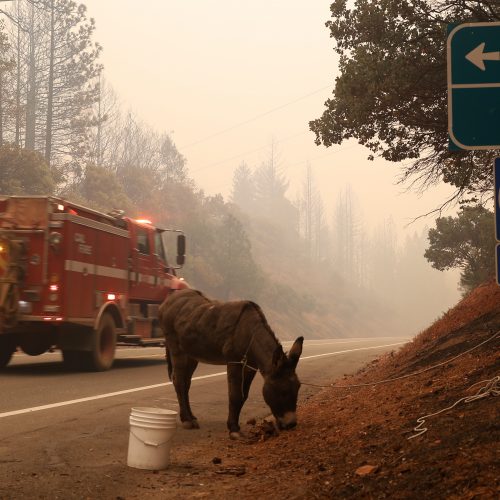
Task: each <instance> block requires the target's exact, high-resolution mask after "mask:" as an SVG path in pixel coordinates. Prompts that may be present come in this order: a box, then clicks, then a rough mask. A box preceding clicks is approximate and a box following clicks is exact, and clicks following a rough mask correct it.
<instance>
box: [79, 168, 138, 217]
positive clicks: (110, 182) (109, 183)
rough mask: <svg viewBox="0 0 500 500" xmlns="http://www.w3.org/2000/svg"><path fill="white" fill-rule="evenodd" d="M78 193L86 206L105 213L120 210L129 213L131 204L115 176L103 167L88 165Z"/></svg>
mask: <svg viewBox="0 0 500 500" xmlns="http://www.w3.org/2000/svg"><path fill="white" fill-rule="evenodd" d="M78 192H79V194H80V195H81V196H83V197H84V199H85V200H87V202H88V204H90V205H91V206H94V207H98V208H99V209H101V210H103V211H105V212H108V211H111V210H113V209H120V210H124V211H125V212H127V213H130V210H131V207H132V203H131V201H130V199H129V198H127V196H126V194H125V192H124V190H123V187H122V186H121V184H120V183H119V181H118V179H117V177H116V175H115V174H114V173H113V172H110V171H109V170H106V169H105V168H103V167H96V166H94V165H89V166H88V167H87V168H86V169H85V175H84V177H83V179H82V180H81V182H80V183H79V186H78Z"/></svg>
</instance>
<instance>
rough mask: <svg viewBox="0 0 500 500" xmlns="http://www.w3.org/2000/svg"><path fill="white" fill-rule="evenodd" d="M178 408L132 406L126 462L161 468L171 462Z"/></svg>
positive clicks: (139, 465) (133, 464)
mask: <svg viewBox="0 0 500 500" xmlns="http://www.w3.org/2000/svg"><path fill="white" fill-rule="evenodd" d="M176 417H177V412H175V411H172V410H165V409H163V408H132V411H131V412H130V418H129V422H130V436H129V442H128V457H127V465H128V466H129V467H134V468H136V469H148V470H162V469H165V468H167V467H168V464H169V463H170V449H171V446H172V438H173V436H174V434H175V429H176V426H177V423H176Z"/></svg>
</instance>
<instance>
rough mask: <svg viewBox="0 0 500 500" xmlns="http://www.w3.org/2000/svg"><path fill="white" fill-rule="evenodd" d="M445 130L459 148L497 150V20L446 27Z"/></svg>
mask: <svg viewBox="0 0 500 500" xmlns="http://www.w3.org/2000/svg"><path fill="white" fill-rule="evenodd" d="M447 59H448V133H449V136H450V141H451V143H452V146H455V147H456V148H459V149H500V22H494V23H469V24H459V25H458V26H450V27H449V34H448V40H447Z"/></svg>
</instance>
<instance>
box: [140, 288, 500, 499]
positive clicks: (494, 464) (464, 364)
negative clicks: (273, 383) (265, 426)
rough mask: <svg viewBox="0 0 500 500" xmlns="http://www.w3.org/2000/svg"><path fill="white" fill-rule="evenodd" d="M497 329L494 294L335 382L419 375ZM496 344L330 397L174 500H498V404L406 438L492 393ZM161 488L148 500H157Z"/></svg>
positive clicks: (315, 401) (227, 459) (320, 397)
mask: <svg viewBox="0 0 500 500" xmlns="http://www.w3.org/2000/svg"><path fill="white" fill-rule="evenodd" d="M498 330H500V287H498V286H497V285H496V284H495V283H489V284H487V285H484V286H482V287H479V288H478V289H476V290H475V291H474V292H473V293H472V294H471V295H470V296H468V297H467V298H466V299H464V300H463V301H461V302H460V303H459V304H458V305H457V306H456V307H455V308H454V309H452V310H450V311H449V312H448V313H446V314H445V315H444V316H443V317H442V318H441V319H440V320H438V321H437V322H436V323H435V324H434V325H432V326H431V327H430V328H429V329H428V330H426V331H424V332H422V333H421V334H420V335H419V336H418V337H417V338H416V339H415V340H414V341H413V342H411V343H410V344H408V345H406V346H405V347H404V348H403V349H402V350H401V351H400V352H398V353H391V354H390V355H387V356H385V357H383V358H382V359H379V360H377V361H376V362H374V363H372V364H371V365H370V366H368V367H366V368H365V369H364V370H362V371H361V372H360V373H358V374H357V375H356V376H354V377H350V378H345V379H343V380H340V381H337V382H336V383H337V385H344V384H353V383H366V382H373V381H378V380H383V379H387V378H390V377H397V376H401V375H405V374H409V373H411V372H414V371H419V370H422V369H424V368H426V367H429V366H432V365H435V364H438V363H441V362H443V361H447V360H449V359H451V358H452V357H454V356H456V355H458V354H459V353H462V352H464V351H467V350H468V349H470V348H472V347H474V346H476V345H477V344H479V343H481V342H483V341H485V340H487V339H490V338H491V337H492V335H494V334H495V332H497V331H498ZM499 344H500V336H497V337H496V338H494V339H493V340H490V341H489V342H487V343H486V344H484V345H483V346H481V347H479V348H478V349H475V350H474V351H472V352H470V353H469V354H466V355H464V356H461V357H459V358H458V359H455V360H454V361H451V362H449V363H448V362H447V363H445V364H444V365H443V366H441V367H439V368H436V369H433V370H431V371H427V372H425V373H422V374H420V375H416V376H412V377H409V378H406V379H403V380H400V381H397V382H391V383H387V384H381V385H377V386H372V387H363V388H357V389H338V388H337V389H333V388H328V389H324V390H323V391H321V392H320V393H319V394H317V395H316V396H314V398H312V399H311V400H310V401H309V402H308V404H306V405H303V406H302V407H301V408H300V411H299V418H300V424H299V426H298V427H297V429H296V430H294V431H291V432H286V433H282V434H281V435H279V436H277V437H270V438H269V439H266V440H265V441H264V439H263V438H264V435H263V433H262V432H260V433H259V432H256V438H258V437H259V436H260V438H261V440H260V441H257V442H253V443H250V444H242V443H238V444H237V445H229V446H228V447H227V449H226V452H224V453H222V454H220V456H219V457H218V458H220V460H221V463H220V464H219V463H217V464H214V465H213V469H212V470H207V471H206V473H204V474H203V475H202V477H200V478H198V479H196V481H195V482H196V483H197V482H198V480H199V483H200V486H199V487H193V488H190V489H185V488H184V489H181V490H178V489H177V490H176V492H177V495H178V496H179V497H180V498H203V497H207V498H209V497H210V498H231V497H234V496H237V497H239V498H297V499H298V498H304V499H306V498H307V499H309V498H356V499H357V498H391V499H393V498H418V497H422V496H423V497H426V498H457V499H458V498H460V499H473V498H477V499H485V498H498V497H499V495H500V487H499V475H498V471H499V470H500V468H499V465H500V464H499V462H498V453H497V452H498V443H499V437H500V432H499V420H498V416H499V406H498V404H499V402H500V398H498V397H495V396H493V395H490V396H488V397H485V398H483V399H480V400H477V401H473V402H470V403H468V404H465V403H462V404H459V405H457V406H456V407H455V408H454V409H452V410H450V411H448V412H445V413H442V414H440V415H437V416H435V417H432V418H429V419H428V420H427V423H426V427H428V431H427V432H426V433H425V434H423V435H421V436H419V437H416V438H414V439H412V440H408V439H407V438H408V437H409V436H410V435H412V434H413V432H412V429H413V428H414V427H415V426H416V419H417V418H418V417H420V416H422V415H426V414H429V413H433V412H435V411H438V410H440V409H442V408H446V407H448V406H450V405H451V404H453V403H454V402H455V401H457V400H458V399H460V398H461V397H463V396H467V395H471V394H474V393H475V392H477V391H478V389H479V388H480V387H481V386H482V385H484V384H478V383H479V382H481V381H484V380H487V379H492V378H493V377H494V376H496V375H500V370H499V368H500V363H499V358H498V352H499V351H498V347H499ZM474 384H478V385H476V386H474V387H473V388H472V389H471V388H470V387H471V386H472V385H474ZM257 430H258V426H256V431H257ZM364 466H367V467H364ZM205 476H207V477H205ZM160 477H161V475H160ZM158 479H159V482H158V484H157V485H160V484H161V482H160V478H158ZM157 485H152V486H153V490H149V492H148V495H147V496H148V497H157V495H158V491H157V490H156V491H155V486H157ZM193 486H194V485H193ZM164 491H165V490H164ZM167 491H168V490H167ZM171 491H172V490H171ZM144 493H145V491H144V490H143V494H144ZM172 493H173V491H172ZM132 496H133V495H132ZM167 496H168V495H167ZM158 498H160V497H159V496H158Z"/></svg>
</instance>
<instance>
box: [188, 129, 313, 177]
mask: <svg viewBox="0 0 500 500" xmlns="http://www.w3.org/2000/svg"><path fill="white" fill-rule="evenodd" d="M308 132H309V130H306V131H304V132H299V133H298V134H294V135H290V136H288V137H285V138H284V139H280V140H276V141H274V142H275V143H283V142H286V141H289V140H291V139H295V138H296V137H299V136H301V135H304V134H307V133H308ZM268 147H269V144H266V145H265V146H259V147H258V148H255V149H251V150H249V151H245V152H244V153H239V154H237V155H234V156H231V157H229V158H225V159H224V160H219V161H214V162H212V163H208V164H207V165H203V166H202V167H199V168H197V169H195V170H191V172H193V173H195V172H199V171H200V170H205V169H207V168H212V167H216V166H218V165H222V164H223V163H227V162H228V161H231V160H235V159H237V158H241V157H242V156H246V155H250V154H253V153H256V152H257V151H262V150H263V149H266V148H268Z"/></svg>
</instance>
